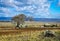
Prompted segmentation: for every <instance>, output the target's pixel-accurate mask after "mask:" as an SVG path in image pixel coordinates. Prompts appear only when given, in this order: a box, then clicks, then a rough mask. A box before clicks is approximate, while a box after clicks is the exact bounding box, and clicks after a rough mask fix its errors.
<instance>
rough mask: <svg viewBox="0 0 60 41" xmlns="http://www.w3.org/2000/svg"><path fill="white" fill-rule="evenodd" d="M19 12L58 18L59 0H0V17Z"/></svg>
mask: <svg viewBox="0 0 60 41" xmlns="http://www.w3.org/2000/svg"><path fill="white" fill-rule="evenodd" d="M19 14H25V15H26V16H32V17H34V18H59V19H60V0H0V17H14V16H16V15H19Z"/></svg>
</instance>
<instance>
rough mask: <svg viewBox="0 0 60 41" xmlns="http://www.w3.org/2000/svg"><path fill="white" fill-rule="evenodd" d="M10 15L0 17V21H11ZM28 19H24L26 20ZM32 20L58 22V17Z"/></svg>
mask: <svg viewBox="0 0 60 41" xmlns="http://www.w3.org/2000/svg"><path fill="white" fill-rule="evenodd" d="M11 19H12V17H0V21H11ZM27 20H28V19H26V21H27ZM33 20H34V21H41V22H60V19H54V18H33Z"/></svg>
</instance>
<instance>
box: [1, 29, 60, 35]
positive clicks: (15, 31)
mask: <svg viewBox="0 0 60 41" xmlns="http://www.w3.org/2000/svg"><path fill="white" fill-rule="evenodd" d="M41 30H60V28H20V29H16V28H13V29H12V28H9V29H5V28H1V29H0V35H3V34H4V35H7V34H12V33H13V34H14V33H15V34H16V33H21V32H28V31H41Z"/></svg>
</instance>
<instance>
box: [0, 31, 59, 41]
mask: <svg viewBox="0 0 60 41" xmlns="http://www.w3.org/2000/svg"><path fill="white" fill-rule="evenodd" d="M44 31H45V30H42V31H38V30H36V31H31V30H30V31H23V32H17V33H10V34H7V35H6V34H4V35H0V41H60V40H59V39H58V38H56V37H54V38H52V37H44V36H43V32H44ZM52 31H54V32H56V35H58V33H59V34H60V30H52Z"/></svg>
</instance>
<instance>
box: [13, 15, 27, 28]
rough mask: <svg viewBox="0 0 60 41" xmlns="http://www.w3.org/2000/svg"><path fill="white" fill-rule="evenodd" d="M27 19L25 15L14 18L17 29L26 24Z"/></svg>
mask: <svg viewBox="0 0 60 41" xmlns="http://www.w3.org/2000/svg"><path fill="white" fill-rule="evenodd" d="M25 19H26V16H25V15H24V14H20V15H17V16H14V17H13V18H12V21H13V22H16V24H17V25H16V27H19V25H20V24H23V23H24V21H25Z"/></svg>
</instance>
